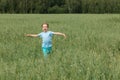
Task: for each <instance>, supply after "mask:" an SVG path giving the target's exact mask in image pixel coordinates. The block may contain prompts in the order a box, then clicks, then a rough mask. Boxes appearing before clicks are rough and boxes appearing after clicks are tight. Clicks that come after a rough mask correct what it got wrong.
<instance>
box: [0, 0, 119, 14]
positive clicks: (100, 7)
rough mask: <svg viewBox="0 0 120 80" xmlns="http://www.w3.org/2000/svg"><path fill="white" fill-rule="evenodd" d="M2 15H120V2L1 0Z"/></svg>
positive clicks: (96, 0) (108, 0)
mask: <svg viewBox="0 0 120 80" xmlns="http://www.w3.org/2000/svg"><path fill="white" fill-rule="evenodd" d="M0 13H120V0H0Z"/></svg>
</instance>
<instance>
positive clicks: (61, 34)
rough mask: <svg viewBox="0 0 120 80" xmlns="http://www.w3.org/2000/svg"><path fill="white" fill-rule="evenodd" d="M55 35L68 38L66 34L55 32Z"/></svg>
mask: <svg viewBox="0 0 120 80" xmlns="http://www.w3.org/2000/svg"><path fill="white" fill-rule="evenodd" d="M54 34H56V35H60V36H63V37H64V38H66V35H65V34H64V33H60V32H54Z"/></svg>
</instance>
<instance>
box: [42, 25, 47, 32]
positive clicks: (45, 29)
mask: <svg viewBox="0 0 120 80" xmlns="http://www.w3.org/2000/svg"><path fill="white" fill-rule="evenodd" d="M42 30H43V31H44V32H47V31H48V26H47V24H43V26H42Z"/></svg>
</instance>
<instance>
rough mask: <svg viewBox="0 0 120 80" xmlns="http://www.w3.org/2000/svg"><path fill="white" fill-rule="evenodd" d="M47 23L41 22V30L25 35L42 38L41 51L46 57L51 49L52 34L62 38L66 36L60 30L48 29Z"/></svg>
mask: <svg viewBox="0 0 120 80" xmlns="http://www.w3.org/2000/svg"><path fill="white" fill-rule="evenodd" d="M48 28H49V25H48V24H47V23H44V24H42V30H43V32H41V33H39V34H26V35H25V36H28V37H41V38H42V51H43V54H44V57H46V56H47V55H48V54H49V53H50V52H51V50H52V36H53V35H54V34H55V35H61V36H63V37H64V38H66V35H65V34H63V33H60V32H52V31H48Z"/></svg>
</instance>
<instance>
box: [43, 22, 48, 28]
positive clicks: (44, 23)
mask: <svg viewBox="0 0 120 80" xmlns="http://www.w3.org/2000/svg"><path fill="white" fill-rule="evenodd" d="M44 24H46V25H47V28H49V24H48V23H43V24H42V25H41V26H42V27H43V25H44Z"/></svg>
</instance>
